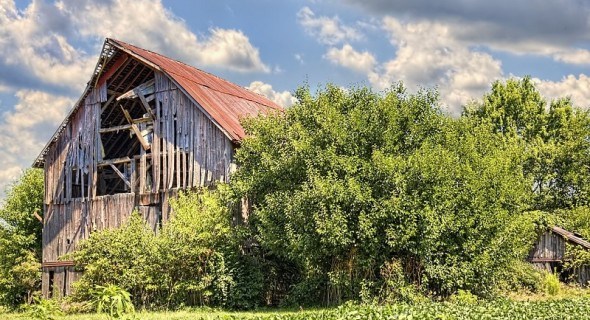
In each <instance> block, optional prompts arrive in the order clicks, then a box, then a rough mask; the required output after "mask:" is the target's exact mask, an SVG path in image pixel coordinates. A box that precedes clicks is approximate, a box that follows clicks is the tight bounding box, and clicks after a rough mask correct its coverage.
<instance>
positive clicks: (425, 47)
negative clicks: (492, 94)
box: [368, 17, 503, 114]
mask: <svg viewBox="0 0 590 320" xmlns="http://www.w3.org/2000/svg"><path fill="white" fill-rule="evenodd" d="M383 29H384V30H385V31H386V32H387V33H388V35H389V38H390V41H391V43H392V44H393V45H394V46H396V47H397V52H396V56H395V58H393V59H391V60H389V61H387V62H385V63H383V64H382V65H380V66H379V68H377V70H376V71H372V72H369V73H368V78H369V81H370V82H371V84H372V85H373V86H374V87H376V88H378V89H385V88H387V87H389V86H391V84H392V83H395V82H397V81H400V80H401V81H403V82H404V84H405V85H406V86H408V87H409V88H410V89H412V90H415V89H417V88H418V87H419V86H427V87H433V86H436V87H437V88H438V90H439V93H440V95H441V99H442V102H443V104H444V105H446V106H447V108H448V111H449V112H451V113H453V114H458V113H459V112H460V111H461V107H462V106H463V105H464V104H465V103H467V102H469V101H470V100H472V99H477V98H479V97H481V95H482V94H483V93H484V92H485V91H487V90H488V89H489V87H490V84H491V83H492V82H493V81H494V80H497V79H500V78H501V77H502V75H503V73H502V68H501V62H500V61H498V60H496V59H494V58H493V57H492V56H491V55H489V54H487V53H484V52H479V51H475V50H472V49H470V48H469V47H468V46H467V45H466V44H464V43H462V42H461V41H459V40H457V39H456V35H455V34H454V33H453V29H452V28H450V27H449V26H448V25H445V24H440V23H432V22H426V21H422V22H413V23H402V22H401V21H399V20H397V19H395V18H393V17H386V18H384V19H383Z"/></svg>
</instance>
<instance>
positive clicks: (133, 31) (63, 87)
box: [0, 0, 271, 95]
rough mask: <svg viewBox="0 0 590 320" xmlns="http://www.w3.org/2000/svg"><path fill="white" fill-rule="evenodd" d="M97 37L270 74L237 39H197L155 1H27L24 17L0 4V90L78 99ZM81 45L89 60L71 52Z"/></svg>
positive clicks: (241, 37) (215, 33)
mask: <svg viewBox="0 0 590 320" xmlns="http://www.w3.org/2000/svg"><path fill="white" fill-rule="evenodd" d="M130 8H132V10H131V9H130ZM171 35H173V36H171ZM104 37H113V38H117V39H120V40H123V41H127V42H131V43H133V44H136V45H139V46H143V47H146V48H149V49H151V50H154V51H157V52H161V53H163V54H165V55H169V56H171V57H173V58H176V59H179V60H182V61H185V62H187V63H189V64H194V65H197V66H200V67H218V68H221V69H227V70H233V71H239V72H270V71H271V68H269V67H268V66H267V65H266V64H265V63H263V62H262V60H261V58H260V53H259V50H258V49H257V48H256V47H255V46H254V45H252V44H251V43H250V40H249V38H248V37H247V36H246V35H245V34H244V33H243V32H242V31H240V30H233V29H221V28H211V29H210V30H209V31H208V34H207V35H202V36H199V37H197V35H196V34H194V33H193V32H192V31H191V30H190V29H189V28H188V27H187V26H186V24H185V23H184V21H182V20H181V19H179V18H177V17H176V16H174V14H173V13H172V12H170V11H169V10H168V9H166V8H165V7H164V6H163V5H162V3H161V2H160V0H142V1H134V0H133V1H132V0H118V1H90V0H86V1H78V0H76V1H74V0H62V1H58V2H55V3H47V2H45V1H43V0H34V1H32V2H31V3H30V4H29V5H28V6H27V7H26V8H25V9H24V10H23V11H19V10H18V9H17V8H16V6H15V3H14V1H13V0H0V69H1V70H2V71H3V72H1V73H0V85H1V86H3V87H12V88H13V90H16V89H18V88H35V89H39V88H43V89H45V90H51V91H52V92H60V93H68V94H72V95H74V94H78V93H79V92H80V91H81V90H82V89H83V87H84V84H85V83H86V81H87V80H88V79H89V77H90V75H91V73H92V70H93V68H94V65H95V63H96V54H97V52H98V50H99V49H100V45H101V44H102V41H103V39H104ZM87 42H90V43H91V46H90V47H91V48H92V49H93V50H95V51H96V52H90V53H87V52H85V51H84V50H82V49H81V48H80V47H79V46H76V45H74V44H75V43H87Z"/></svg>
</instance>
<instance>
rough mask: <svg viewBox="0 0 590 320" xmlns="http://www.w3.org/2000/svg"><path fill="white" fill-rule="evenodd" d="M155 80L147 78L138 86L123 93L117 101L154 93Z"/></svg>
mask: <svg viewBox="0 0 590 320" xmlns="http://www.w3.org/2000/svg"><path fill="white" fill-rule="evenodd" d="M155 83H156V82H155V80H154V79H152V80H149V81H147V82H145V83H142V84H140V85H139V86H137V87H135V88H133V89H131V90H129V91H127V92H125V93H123V94H122V95H120V96H119V97H118V98H117V101H119V100H122V99H135V98H137V96H138V95H149V94H152V93H154V91H155V90H156V86H155Z"/></svg>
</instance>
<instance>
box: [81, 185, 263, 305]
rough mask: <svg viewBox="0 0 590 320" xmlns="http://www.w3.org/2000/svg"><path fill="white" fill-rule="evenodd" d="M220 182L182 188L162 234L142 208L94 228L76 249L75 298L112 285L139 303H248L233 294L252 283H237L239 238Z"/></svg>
mask: <svg viewBox="0 0 590 320" xmlns="http://www.w3.org/2000/svg"><path fill="white" fill-rule="evenodd" d="M223 188H224V187H223V186H219V191H217V192H215V193H212V192H210V191H208V190H201V191H199V192H194V193H187V194H180V195H179V197H178V199H176V200H174V201H172V207H173V209H174V213H175V214H174V217H173V218H172V219H171V220H170V221H168V222H167V223H166V224H165V226H164V227H163V228H162V229H161V230H159V232H158V233H157V234H154V232H153V231H152V230H151V229H150V228H149V227H147V225H146V223H145V221H144V220H143V219H142V218H141V216H139V215H138V214H137V213H134V214H132V216H131V217H130V219H129V221H127V223H125V224H124V225H123V226H122V227H121V228H119V229H115V230H104V231H100V232H96V233H93V234H92V235H91V236H90V238H89V239H88V240H86V241H84V242H82V243H81V244H80V246H79V248H78V250H77V251H76V252H74V253H73V254H72V258H73V259H74V261H75V262H76V264H77V265H79V266H83V267H84V273H83V275H82V277H81V279H80V280H79V281H77V282H76V283H75V284H74V299H75V300H77V301H84V300H90V299H92V297H93V296H94V295H96V292H95V290H94V288H95V287H96V286H100V285H105V284H112V285H116V286H118V287H120V288H121V289H122V290H126V291H128V292H130V294H131V299H132V301H133V303H134V304H135V305H137V306H144V307H167V308H172V307H182V306H202V305H212V306H225V305H228V300H229V296H230V295H232V297H233V299H232V303H231V304H230V305H231V306H235V307H239V306H240V305H241V304H243V303H245V302H240V301H241V300H240V299H239V298H237V295H236V294H235V293H237V292H238V291H239V290H246V291H247V290H250V289H252V287H247V288H236V286H235V281H234V273H240V272H241V271H239V268H240V267H241V264H240V263H238V260H237V257H238V255H237V252H238V249H239V241H240V237H239V236H236V235H234V234H233V233H232V232H233V231H234V229H232V228H231V219H232V215H231V212H230V209H229V208H230V207H231V206H230V205H229V204H227V203H226V202H224V201H226V198H224V194H223V191H222V189H223ZM240 276H241V277H244V278H246V277H248V276H249V275H247V274H244V273H240ZM240 283H241V284H244V283H245V282H244V281H241V282H240ZM253 292H258V295H259V296H261V295H262V293H261V292H259V291H253ZM257 298H258V299H255V300H256V301H262V299H261V298H260V297H257ZM242 300H243V299H242ZM247 300H248V301H250V298H248V299H247Z"/></svg>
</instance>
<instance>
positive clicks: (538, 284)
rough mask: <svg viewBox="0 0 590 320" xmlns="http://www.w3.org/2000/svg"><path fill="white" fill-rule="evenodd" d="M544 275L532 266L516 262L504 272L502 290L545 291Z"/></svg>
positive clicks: (523, 262)
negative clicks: (543, 285)
mask: <svg viewBox="0 0 590 320" xmlns="http://www.w3.org/2000/svg"><path fill="white" fill-rule="evenodd" d="M544 276H545V275H544V274H543V272H542V271H541V270H539V269H537V268H535V267H534V266H533V265H532V264H530V263H528V262H525V261H515V262H514V263H513V264H511V265H510V266H509V267H508V268H507V269H506V272H504V276H503V277H502V284H501V288H502V289H503V290H507V291H522V290H525V291H530V292H540V291H542V290H543V288H542V284H543V278H544Z"/></svg>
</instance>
